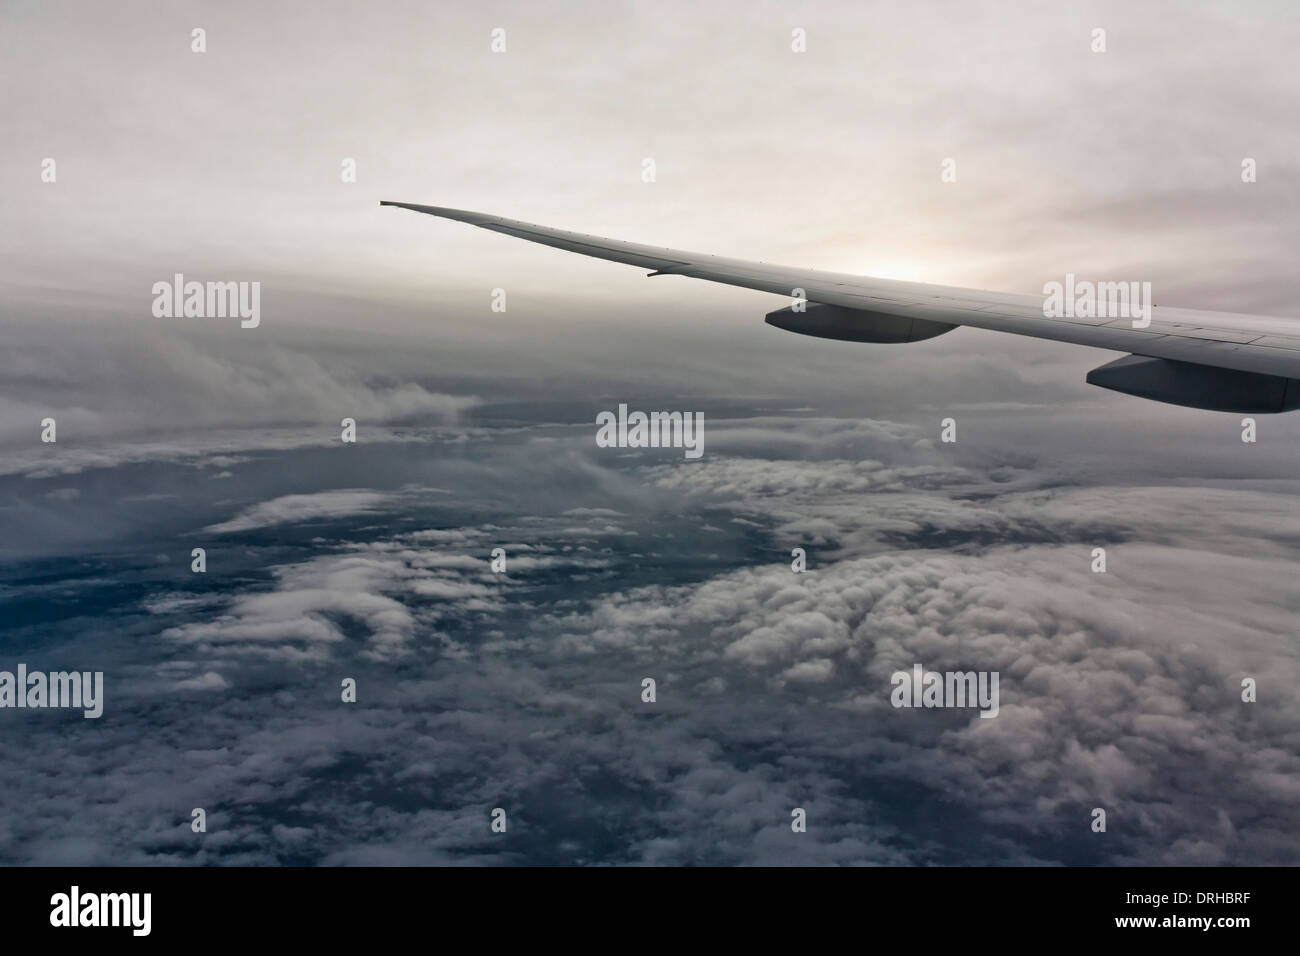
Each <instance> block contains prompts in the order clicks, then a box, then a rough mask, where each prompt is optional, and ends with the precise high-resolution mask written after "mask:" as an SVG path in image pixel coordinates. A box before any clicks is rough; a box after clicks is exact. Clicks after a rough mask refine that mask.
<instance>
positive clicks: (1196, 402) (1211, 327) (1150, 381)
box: [380, 202, 1300, 412]
mask: <svg viewBox="0 0 1300 956" xmlns="http://www.w3.org/2000/svg"><path fill="white" fill-rule="evenodd" d="M380 205H381V206H397V207H399V208H402V209H410V210H413V211H415V212H420V213H426V214H428V215H431V216H438V217H441V218H443V219H454V220H457V221H459V222H466V223H469V224H470V225H474V226H478V227H480V228H482V229H490V230H491V231H493V232H500V233H504V234H505V235H508V236H514V237H516V238H518V239H526V240H528V241H529V242H537V243H541V244H542V245H546V246H552V247H554V248H556V249H564V250H567V251H569V252H576V253H579V254H581V255H585V256H592V257H594V258H597V259H607V260H609V261H611V262H621V263H625V264H627V265H633V266H638V267H640V268H643V269H650V270H652V274H655V275H681V276H687V277H689V278H694V279H705V280H708V281H710V282H721V283H725V284H727V285H734V286H740V287H741V288H745V289H756V290H759V291H762V292H772V293H775V294H777V295H781V296H785V297H787V298H790V297H792V296H793V295H794V294H795V293H794V291H793V290H795V289H803V290H804V295H805V297H806V298H807V300H808V302H809V305H808V308H807V312H806V313H805V312H799V313H795V312H793V311H792V310H791V309H783V310H778V311H776V312H773V313H770V314H769V315H768V317H767V320H768V322H769V323H770V324H772V325H776V326H778V327H780V328H785V329H789V330H791V331H796V332H801V333H803V334H807V335H814V336H818V337H823V338H838V339H847V340H850V341H859V342H911V341H919V340H921V339H925V338H930V337H932V336H934V335H939V334H941V333H943V332H946V331H948V330H949V329H951V328H953V327H955V326H959V325H965V326H970V327H972V328H977V329H987V330H989V331H994V332H1009V333H1011V334H1013V335H1028V336H1033V337H1035V338H1042V339H1051V340H1053V341H1058V342H1069V343H1072V344H1075V345H1087V346H1092V347H1094V348H1102V349H1111V350H1114V351H1118V352H1127V353H1131V355H1130V356H1129V358H1125V359H1120V360H1118V361H1116V362H1112V363H1110V364H1108V365H1104V366H1102V367H1101V368H1099V369H1094V370H1093V372H1091V373H1089V375H1088V381H1089V382H1092V383H1093V384H1096V385H1100V386H1102V387H1104V388H1110V389H1114V390H1116V391H1121V392H1125V393H1127V394H1132V395H1138V396H1140V397H1143V398H1149V399H1153V400H1156V401H1164V402H1170V403H1173V404H1177V405H1187V406H1190V407H1194V408H1206V409H1215V410H1220V411H1250V412H1280V411H1290V410H1292V409H1294V408H1297V407H1300V320H1296V319H1286V318H1271V317H1265V316H1256V315H1245V314H1239V313H1229V312H1206V311H1200V310H1194V309H1177V308H1170V307H1166V306H1156V307H1154V308H1152V309H1151V316H1150V318H1151V321H1150V325H1149V326H1147V327H1145V328H1133V324H1132V320H1130V319H1127V318H1121V319H1108V318H1104V317H1098V318H1046V317H1045V316H1044V315H1043V298H1042V297H1041V296H1033V295H1017V294H1014V293H1004V292H985V291H981V290H976V289H961V288H955V287H951V286H939V285H929V284H925V283H919V282H902V281H899V280H894V279H875V278H869V277H865V276H857V275H849V274H845V273H836V272H822V271H820V270H816V269H799V268H792V267H789V266H777V265H769V264H767V263H762V262H752V261H746V260H743V259H730V258H725V257H723V256H713V255H706V254H703V253H698V252H688V251H685V250H681V249H668V248H664V247H660V246H649V245H644V244H641V243H635V242H624V241H621V240H616V239H605V238H603V237H600V236H590V235H586V234H583V233H578V232H570V231H568V230H565V229H552V228H550V227H547V226H539V225H536V224H534V223H529V222H521V221H519V220H516V219H506V218H503V217H501V216H491V215H487V214H485V213H479V212H471V211H469V210H465V209H449V208H446V207H443V206H423V205H418V204H415V203H401V202H381V203H380ZM1130 359H1138V360H1145V361H1130Z"/></svg>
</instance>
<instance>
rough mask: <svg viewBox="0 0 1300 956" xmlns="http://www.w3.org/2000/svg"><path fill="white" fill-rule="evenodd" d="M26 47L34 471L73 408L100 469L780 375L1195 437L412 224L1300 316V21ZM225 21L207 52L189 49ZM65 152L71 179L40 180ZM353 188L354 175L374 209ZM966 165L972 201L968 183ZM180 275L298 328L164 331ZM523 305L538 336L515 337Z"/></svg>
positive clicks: (51, 19)
mask: <svg viewBox="0 0 1300 956" xmlns="http://www.w3.org/2000/svg"><path fill="white" fill-rule="evenodd" d="M1067 7H1068V8H1067ZM4 15H5V18H6V23H5V27H6V28H5V30H4V31H3V33H2V34H0V76H2V77H3V80H4V84H5V88H6V90H7V96H6V99H5V105H4V107H3V109H4V120H5V128H6V148H5V149H4V150H3V152H2V153H0V183H2V184H3V189H2V191H0V193H2V194H0V203H3V213H4V219H5V222H6V225H7V228H6V229H5V230H4V233H3V235H2V236H0V252H2V253H3V255H0V280H2V281H0V284H2V285H3V288H4V292H3V297H4V310H3V311H4V316H5V319H4V321H5V323H6V337H7V339H8V340H9V342H8V343H7V344H8V347H7V349H6V355H5V357H4V359H3V360H0V362H2V363H3V364H2V365H0V382H3V388H4V393H5V397H6V399H7V402H6V411H5V412H4V414H3V416H2V417H0V434H3V435H4V436H5V437H6V438H12V439H16V440H17V441H18V442H19V443H20V444H21V443H25V442H28V441H30V436H31V434H32V431H31V425H30V422H31V418H32V415H33V414H37V413H40V414H41V415H43V414H47V413H54V412H63V413H64V417H65V419H66V420H67V422H68V424H69V426H72V425H73V424H74V423H76V424H77V427H78V428H79V429H81V430H82V431H84V433H85V437H86V438H87V439H89V438H90V437H91V436H92V435H103V436H109V435H115V434H121V433H127V432H131V433H135V432H142V431H152V430H159V429H162V430H168V429H171V430H175V429H177V428H182V429H183V428H188V427H190V425H191V424H193V423H195V422H199V421H210V420H211V419H213V418H217V419H223V420H226V421H227V422H228V423H229V424H231V425H235V426H238V425H241V424H245V423H251V422H253V421H258V422H262V421H265V420H267V419H268V418H275V417H279V418H283V419H286V420H290V421H293V422H295V423H303V422H310V421H313V420H315V419H317V418H324V419H327V420H331V421H332V420H335V419H337V418H338V417H341V416H340V415H336V414H335V406H336V405H337V404H338V403H337V402H335V401H333V400H332V399H326V398H323V397H322V396H323V395H324V394H327V393H333V392H334V391H335V390H337V392H338V394H340V395H342V396H344V401H345V402H346V401H347V400H348V399H347V398H346V396H348V395H350V394H355V393H356V391H357V390H358V389H368V388H371V387H373V386H374V383H375V382H376V381H380V380H385V381H391V382H400V383H407V384H409V383H411V382H412V381H413V380H414V379H417V378H418V379H419V382H420V385H421V387H424V388H426V389H428V390H429V391H430V392H432V393H434V394H435V396H436V395H437V394H439V393H441V392H443V391H448V390H449V391H454V392H459V393H464V394H474V393H476V392H482V391H485V390H486V392H487V393H488V394H487V395H486V396H484V395H478V396H477V397H480V398H484V397H486V398H487V399H489V400H490V399H491V398H493V397H500V396H501V395H502V394H503V393H506V392H510V391H511V390H512V389H514V390H519V389H522V390H525V391H526V390H528V389H532V390H534V391H535V390H538V389H540V390H543V391H545V392H547V393H548V394H553V393H554V387H555V384H556V383H557V382H562V383H564V385H565V387H566V388H575V389H579V390H581V389H584V388H587V387H591V388H595V389H597V390H600V389H601V388H602V387H618V386H619V385H620V384H622V383H634V384H635V386H636V387H646V388H657V389H662V388H664V387H667V388H669V389H670V390H684V391H686V392H687V393H688V394H693V395H697V396H700V397H703V395H705V394H712V393H721V394H727V395H733V396H734V395H736V394H737V393H738V392H744V393H746V394H753V393H755V392H756V391H758V389H756V388H755V386H756V385H757V384H759V383H761V385H762V387H763V388H762V390H763V391H765V392H767V393H775V392H780V393H782V394H785V395H789V396H793V397H798V396H800V395H805V396H811V397H814V398H821V399H822V400H835V399H839V400H842V399H843V398H844V397H845V396H847V395H850V394H851V395H853V396H855V397H856V398H860V399H861V400H862V402H863V403H864V404H865V405H866V406H867V407H869V408H871V409H875V410H886V409H889V410H896V409H897V408H899V407H901V408H914V407H916V406H917V405H918V404H919V403H920V402H921V401H923V400H929V402H930V403H932V404H934V405H935V406H936V407H953V406H954V405H955V404H960V403H970V402H1013V403H1015V402H1026V401H1028V402H1030V403H1036V402H1048V403H1051V404H1052V405H1054V406H1055V407H1057V408H1061V407H1063V406H1065V405H1068V404H1070V403H1072V402H1083V403H1086V404H1090V405H1093V406H1100V407H1101V409H1102V411H1101V412H1099V413H1097V414H1098V415H1100V416H1102V417H1107V418H1114V417H1116V415H1123V416H1128V415H1139V416H1144V417H1145V416H1157V417H1161V416H1163V417H1165V418H1168V417H1169V416H1170V415H1171V414H1172V415H1173V418H1174V420H1183V419H1182V418H1180V416H1183V415H1184V413H1182V412H1179V411H1176V410H1169V409H1160V408H1157V407H1154V406H1150V405H1148V404H1146V403H1135V402H1134V401H1133V400H1132V399H1124V398H1121V397H1117V396H1109V395H1104V394H1102V393H1101V392H1100V390H1098V389H1094V388H1090V387H1087V386H1085V385H1084V384H1083V375H1084V373H1085V372H1086V371H1087V369H1088V368H1091V367H1093V366H1095V365H1097V364H1101V363H1102V362H1103V361H1105V360H1107V359H1109V358H1112V357H1113V355H1110V354H1109V353H1103V352H1097V351H1093V350H1089V349H1083V348H1077V347H1071V346H1062V345H1057V344H1051V343H1037V342H1025V341H1018V340H1016V339H1014V338H1011V337H1006V336H1000V335H995V334H992V333H983V332H978V331H975V330H962V331H960V332H958V333H955V334H953V335H950V336H946V337H943V338H941V339H939V340H936V341H934V342H930V343H924V344H921V345H917V346H911V347H908V348H906V349H902V348H880V347H875V348H872V347H857V348H845V347H842V346H841V345H838V344H835V343H825V342H819V341H813V340H809V339H806V338H800V337H796V336H793V335H790V334H788V333H782V332H779V331H778V330H775V329H772V328H769V327H766V326H764V325H763V324H762V322H761V318H762V315H763V314H764V313H765V312H767V311H770V310H771V309H772V308H775V307H777V306H778V305H779V304H780V303H779V300H778V299H777V298H776V297H773V296H770V295H766V294H763V293H756V292H748V291H743V290H737V289H733V288H724V287H717V286H712V285H710V284H708V283H701V282H694V281H691V280H686V279H677V278H665V279H656V280H655V281H654V282H647V281H646V279H645V277H644V274H643V271H642V270H637V269H634V268H630V267H626V266H620V265H614V264H610V263H603V262H598V261H592V260H586V259H584V258H582V257H578V256H573V255H570V254H566V253H562V252H559V251H556V250H551V249H546V248H540V247H534V246H531V245H529V244H527V243H522V242H519V241H517V240H512V239H509V238H507V237H502V236H499V235H495V234H491V233H487V232H484V231H481V230H475V229H473V228H471V227H468V226H465V225H463V224H459V223H450V222H441V221H436V220H433V219H429V218H427V217H420V216H416V215H413V214H411V213H408V212H405V211H401V210H395V209H381V208H379V207H378V206H377V201H378V200H379V199H394V200H402V201H412V202H424V203H435V204H441V205H450V206H458V207H462V208H469V209H478V210H483V211H488V212H493V213H499V214H503V215H506V216H511V217H517V218H522V219H525V220H529V221H536V222H541V223H546V224H550V225H556V226H560V227H566V228H573V229H578V230H582V231H588V232H591V233H594V234H600V235H608V236H612V237H615V238H625V239H631V240H638V241H645V242H653V243H662V244H666V245H673V246H677V247H681V248H687V249H697V250H700V251H705V252H714V253H718V254H726V255H733V256H739V257H746V258H755V259H764V260H768V261H774V262H783V263H788V264H793V265H808V266H814V267H821V268H827V269H835V270H842V271H850V272H860V273H863V274H873V275H883V276H893V277H899V278H908V279H918V280H924V281H934V282H941V283H949V284H954V285H969V286H973V287H980V288H991V289H999V290H1006V291H1017V292H1029V293H1035V292H1038V291H1039V290H1041V287H1042V284H1043V282H1045V281H1048V280H1052V279H1060V278H1061V277H1062V276H1063V275H1064V274H1065V273H1066V272H1074V273H1076V274H1077V275H1079V276H1081V277H1084V276H1089V275H1095V276H1112V277H1113V276H1123V277H1129V276H1132V277H1135V278H1141V279H1149V280H1150V281H1152V283H1153V286H1154V290H1155V299H1156V301H1157V303H1160V304H1170V305H1183V306H1188V307H1193V308H1197V307H1199V308H1212V309H1215V308H1217V309H1225V310H1232V311H1246V312H1250V311H1255V312H1262V313H1272V314H1280V315H1295V314H1296V310H1295V308H1294V307H1293V304H1292V303H1293V301H1294V298H1295V295H1296V292H1297V288H1296V278H1295V269H1294V262H1295V251H1296V249H1297V248H1298V247H1300V188H1298V187H1297V175H1298V174H1300V166H1298V164H1297V161H1296V158H1295V157H1296V156H1297V154H1298V152H1300V151H1298V147H1300V128H1298V127H1297V126H1296V124H1295V122H1294V117H1295V116H1296V115H1300V84H1298V83H1297V82H1296V80H1295V74H1294V69H1293V62H1292V59H1293V51H1294V49H1295V48H1296V45H1297V43H1300V11H1297V10H1296V9H1295V8H1294V6H1293V5H1292V4H1288V3H1282V2H1279V3H1259V2H1247V3H1224V4H1212V3H1190V2H1189V3H1076V4H1069V5H1056V4H1042V3H1006V2H999V3H991V4H986V3H962V4H947V3H940V4H927V3H881V4H838V3H748V2H746V3H743V4H721V3H719V4H709V5H698V4H687V3H680V4H674V3H667V4H663V3H654V4H647V3H640V4H638V3H594V4H577V3H569V4H560V5H548V4H527V3H518V4H510V3H505V4H502V3H476V4H466V5H444V4H436V5H430V4H422V3H384V4H376V5H372V6H359V5H356V4H332V3H324V4H315V5H313V7H312V8H311V11H310V12H307V11H302V12H299V11H298V8H290V7H287V6H278V5H277V6H272V7H266V6H264V5H262V4H249V3H227V4H185V3H126V4H116V5H113V6H112V7H101V6H98V5H91V4H47V3H10V4H7V5H6V7H5V14H4ZM497 27H500V28H503V29H504V30H505V31H506V52H504V53H493V52H492V51H491V47H490V40H491V31H492V30H493V29H494V28H497ZM1098 27H1100V28H1103V29H1105V31H1106V52H1104V53H1094V52H1092V50H1091V45H1092V43H1093V40H1092V31H1093V30H1094V29H1095V28H1098ZM194 28H202V29H203V30H205V31H206V44H207V52H206V53H202V54H199V53H194V52H191V31H192V30H193V29H194ZM795 28H802V29H804V30H806V31H807V52H806V53H794V52H792V50H791V31H792V30H793V29H795ZM1245 157H1251V158H1253V159H1254V160H1255V161H1256V162H1257V164H1258V170H1259V172H1258V181H1257V182H1255V183H1253V184H1244V183H1242V182H1241V161H1242V159H1243V158H1245ZM45 158H52V159H54V160H55V161H56V163H57V177H58V178H57V182H55V183H42V182H41V181H40V175H41V162H42V160H43V159H45ZM345 158H352V159H355V160H356V163H357V182H356V183H344V182H342V181H341V175H340V173H341V163H342V162H343V160H344V159H345ZM646 158H650V159H653V160H654V162H655V164H656V171H657V179H656V181H655V182H653V183H645V182H643V181H642V178H641V170H642V161H643V160H644V159H646ZM946 158H952V159H954V160H955V161H956V171H957V181H956V182H955V183H944V182H942V181H941V179H940V168H941V167H940V164H941V162H942V161H943V160H944V159H946ZM176 272H182V273H184V274H185V275H186V276H187V277H189V278H194V279H199V280H200V281H204V280H209V279H220V280H236V281H238V280H245V281H251V280H259V281H261V282H262V283H263V293H262V312H263V319H262V324H261V327H260V328H259V329H256V330H242V329H238V328H237V327H235V325H234V323H230V322H225V323H223V322H221V321H220V320H196V319H190V320H181V319H174V320H166V319H157V318H154V317H153V316H152V314H151V312H150V306H151V304H152V294H151V292H150V289H151V286H152V284H153V283H154V282H156V281H159V280H160V279H168V278H169V277H171V276H172V275H173V274H174V273H176ZM497 287H501V288H505V289H506V290H507V292H508V295H509V311H508V313H506V314H504V315H502V314H498V313H492V312H490V311H489V308H488V305H489V295H490V292H491V290H492V289H493V288H497ZM32 323H35V328H21V327H20V326H30V325H31V324H32ZM309 356H310V357H309ZM950 358H952V359H953V360H952V361H948V359H950ZM940 359H942V361H940ZM36 370H39V373H37V371H36ZM474 379H477V381H473V380H474ZM484 380H486V382H485V381H484ZM380 393H381V395H382V394H385V393H384V392H383V389H382V387H381V389H380ZM377 404H378V405H379V406H383V407H384V408H387V405H386V403H385V401H384V400H383V399H382V398H381V399H380V400H379V401H378V403H377ZM443 404H444V403H443V401H442V400H441V399H440V398H437V397H433V398H430V399H429V400H428V409H429V410H430V411H434V410H436V409H438V408H441V407H442V406H443ZM1135 405H1140V406H1142V407H1141V408H1135V407H1134V406H1135ZM411 407H412V406H411V405H410V403H408V404H407V405H405V406H401V405H400V403H399V406H394V407H393V408H392V409H391V411H392V413H393V414H409V413H410V411H411ZM273 408H274V409H275V410H276V412H275V413H274V414H273V413H272V411H271V410H272V409H273ZM1121 409H1122V411H1119V410H1121ZM374 411H375V414H376V415H382V414H383V413H384V411H383V408H376V409H374ZM1195 414H1196V416H1197V420H1198V421H1204V420H1206V417H1207V416H1206V414H1205V413H1195ZM927 417H933V416H927Z"/></svg>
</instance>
